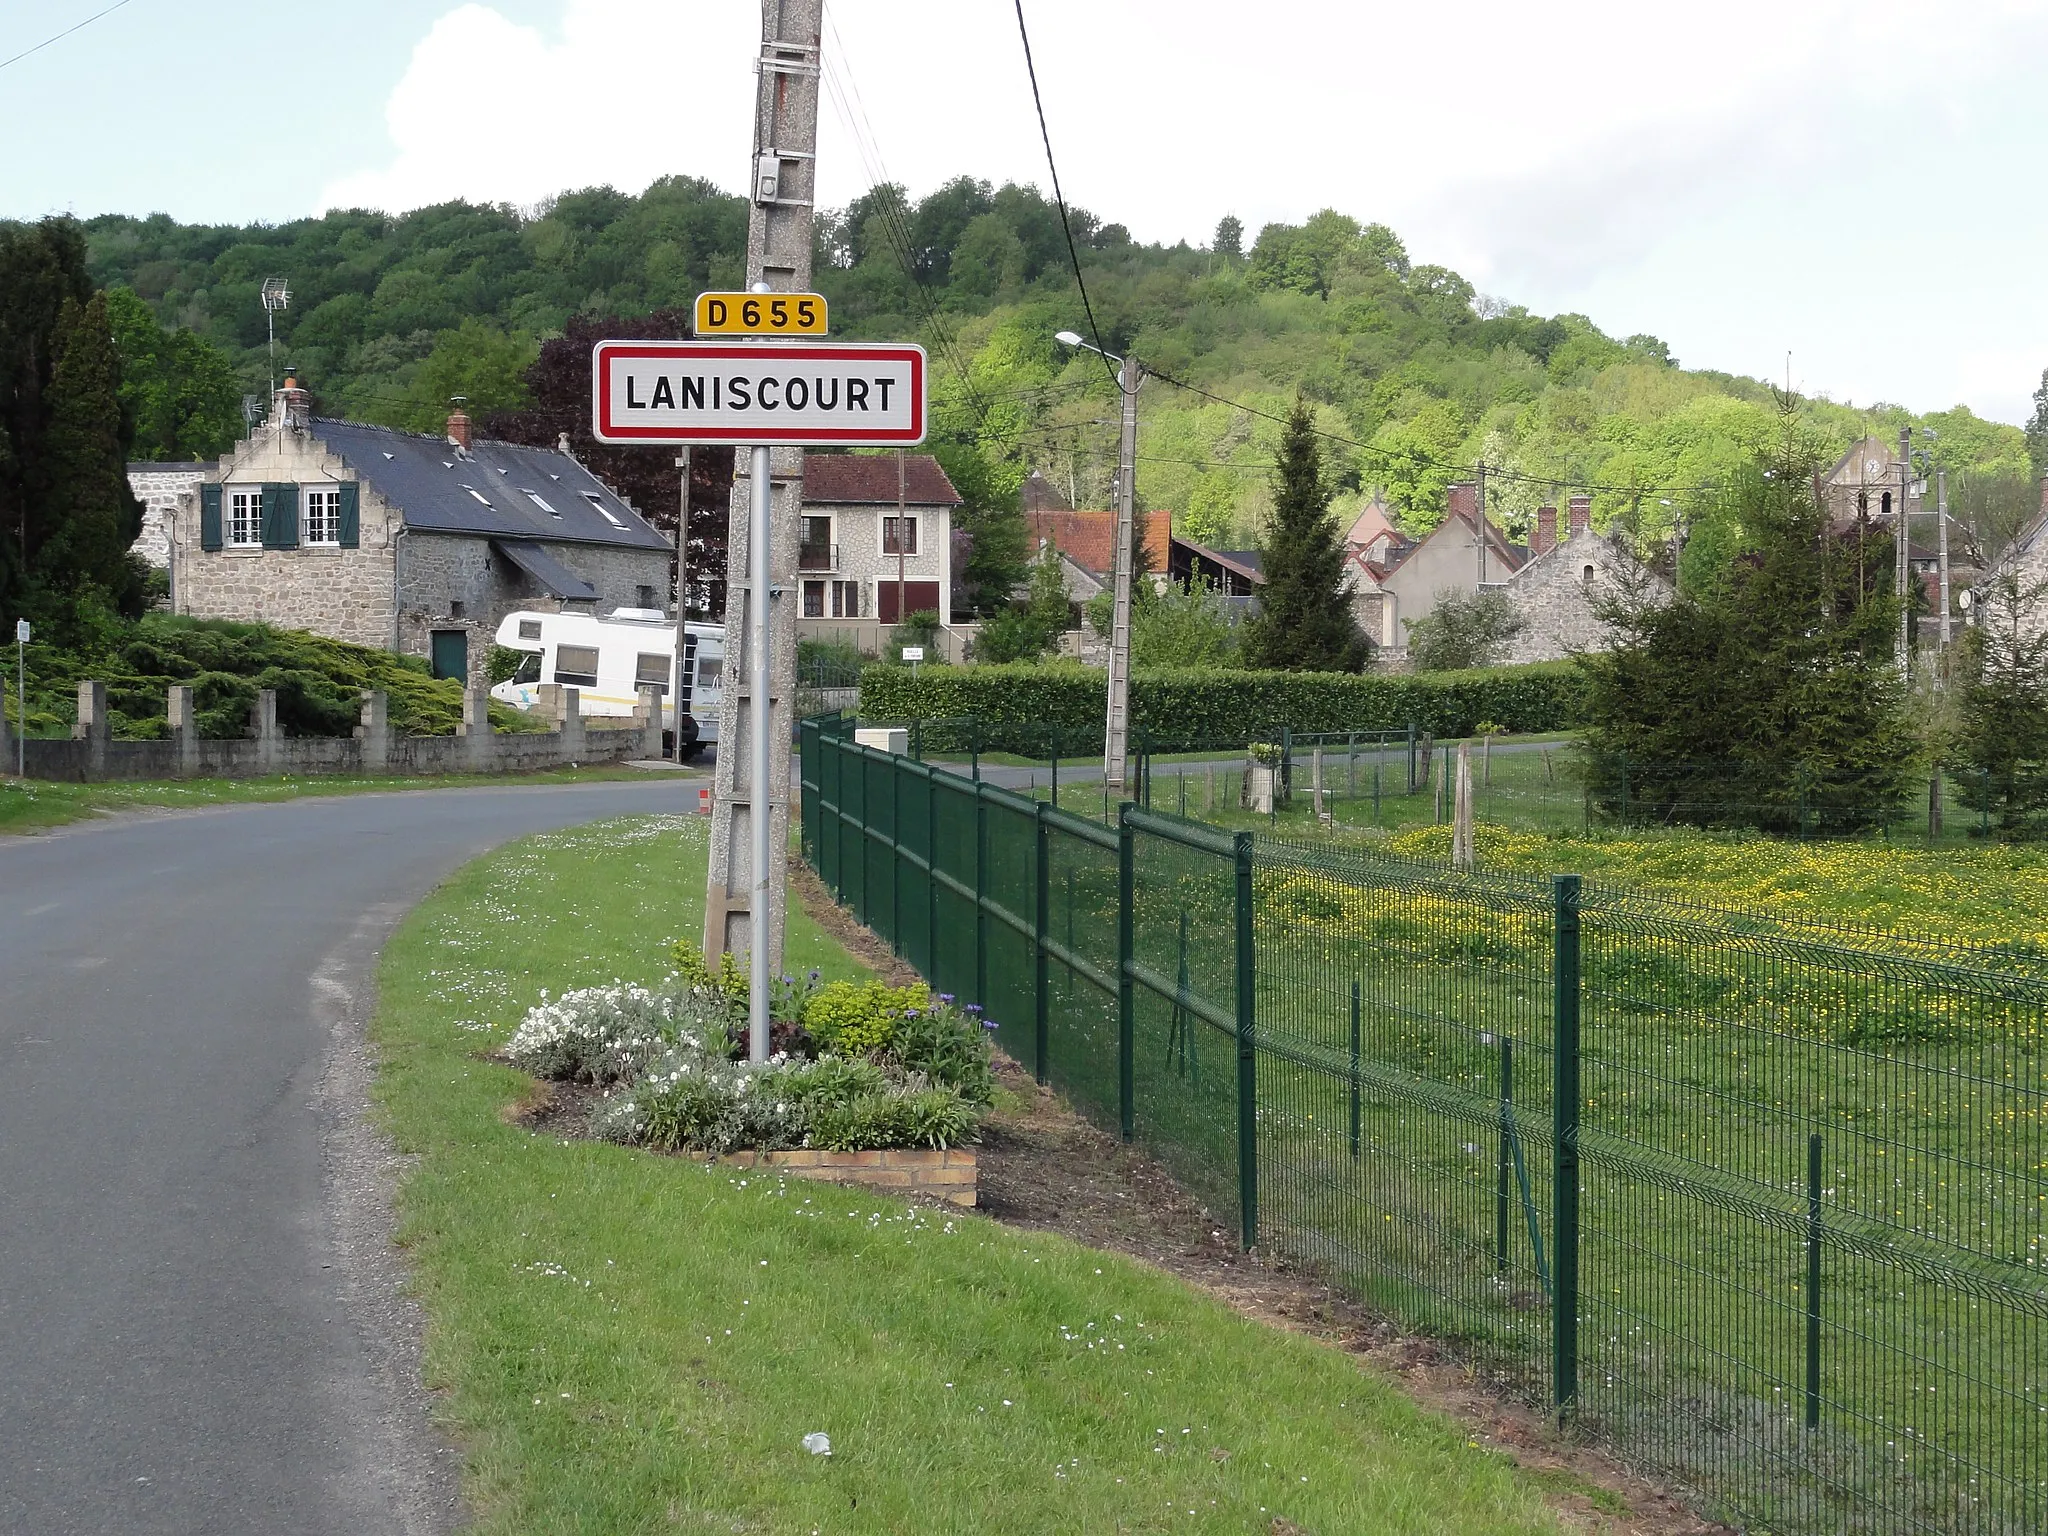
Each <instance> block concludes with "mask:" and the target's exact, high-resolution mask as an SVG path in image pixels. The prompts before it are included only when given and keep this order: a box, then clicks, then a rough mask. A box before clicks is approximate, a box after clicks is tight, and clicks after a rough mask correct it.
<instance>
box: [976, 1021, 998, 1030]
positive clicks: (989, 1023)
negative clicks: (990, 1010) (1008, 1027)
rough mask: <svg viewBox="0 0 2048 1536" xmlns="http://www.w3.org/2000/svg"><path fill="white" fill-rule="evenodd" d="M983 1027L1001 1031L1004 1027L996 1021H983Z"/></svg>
mask: <svg viewBox="0 0 2048 1536" xmlns="http://www.w3.org/2000/svg"><path fill="white" fill-rule="evenodd" d="M981 1027H982V1028H983V1029H1001V1028H1002V1025H1000V1024H998V1023H997V1022H996V1021H995V1020H994V1019H983V1020H982V1021H981Z"/></svg>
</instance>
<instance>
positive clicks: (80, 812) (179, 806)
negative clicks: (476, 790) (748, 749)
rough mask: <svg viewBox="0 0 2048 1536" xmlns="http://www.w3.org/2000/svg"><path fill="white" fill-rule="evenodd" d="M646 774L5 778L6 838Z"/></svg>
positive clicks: (1, 786)
mask: <svg viewBox="0 0 2048 1536" xmlns="http://www.w3.org/2000/svg"><path fill="white" fill-rule="evenodd" d="M649 771H650V770H647V769H640V768H610V767H606V768H561V769H550V770H548V771H546V772H542V773H522V774H505V773H492V774H444V775H420V774H406V775H392V776H388V777H382V778H379V777H371V776H352V775H346V774H336V775H332V776H328V775H321V776H318V777H308V778H301V777H293V776H291V775H285V776H283V777H279V778H269V779H178V780H167V781H163V782H158V783H139V784H57V783H51V782H49V781H47V780H42V779H17V778H12V777H0V834H5V833H8V832H41V831H45V830H47V829H48V828H50V827H61V826H64V825H66V824H67V823H70V822H74V821H84V820H86V819H87V818H89V817H93V816H99V815H102V814H105V813H107V812H110V811H132V810H143V809H147V810H185V809H189V808H191V807H194V806H202V805H245V804H249V803H251V802H254V801H262V800H297V799H300V798H302V797H304V796H307V795H359V794H365V793H370V792H373V791H374V792H388V791H391V790H397V789H454V788H458V787H460V786H462V785H466V784H569V783H587V782H590V781H592V780H597V779H638V778H644V777H646V775H647V773H648V772H649Z"/></svg>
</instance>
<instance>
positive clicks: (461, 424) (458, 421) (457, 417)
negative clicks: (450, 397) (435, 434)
mask: <svg viewBox="0 0 2048 1536" xmlns="http://www.w3.org/2000/svg"><path fill="white" fill-rule="evenodd" d="M453 404H454V406H455V409H454V410H452V411H450V412H449V413H448V441H449V442H451V443H453V444H454V445H455V446H456V447H458V448H460V449H461V450H462V451H463V452H464V453H467V452H469V413H468V412H467V411H465V410H464V409H463V408H462V404H463V397H462V396H461V395H457V396H456V397H455V399H454V401H453Z"/></svg>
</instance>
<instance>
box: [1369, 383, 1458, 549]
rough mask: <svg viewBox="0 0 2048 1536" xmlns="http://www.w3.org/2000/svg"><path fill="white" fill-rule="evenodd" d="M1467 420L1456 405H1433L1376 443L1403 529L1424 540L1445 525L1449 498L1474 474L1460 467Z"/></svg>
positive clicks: (1388, 430) (1387, 431) (1382, 431)
mask: <svg viewBox="0 0 2048 1536" xmlns="http://www.w3.org/2000/svg"><path fill="white" fill-rule="evenodd" d="M1464 440H1465V416H1464V412H1463V411H1461V410H1460V409H1459V408H1458V402H1457V401H1455V400H1432V401H1430V402H1429V403H1428V404H1426V405H1424V406H1423V407H1422V408H1421V409H1419V410H1418V411H1416V413H1415V414H1414V415H1413V416H1411V417H1409V418H1408V419H1407V420H1406V421H1404V422H1399V423H1396V424H1392V425H1389V426H1386V427H1382V428H1381V429H1380V431H1379V432H1378V433H1377V434H1375V436H1374V437H1373V447H1375V448H1376V449H1378V450H1379V458H1378V460H1377V469H1378V473H1379V475H1380V477H1381V479H1382V482H1383V484H1384V485H1385V488H1386V496H1387V501H1388V502H1389V503H1390V504H1391V505H1392V506H1393V508H1394V509H1395V511H1396V513H1397V514H1398V515H1399V518H1400V523H1401V527H1402V529H1403V530H1404V531H1405V532H1407V533H1408V534H1410V535H1411V536H1413V537H1417V538H1419V537H1421V536H1422V535H1423V534H1425V533H1428V532H1429V531H1430V530H1431V529H1432V528H1434V527H1436V525H1437V524H1438V523H1440V522H1442V521H1443V520H1444V506H1445V501H1444V498H1445V495H1446V493H1447V492H1449V490H1450V488H1451V485H1452V483H1453V482H1454V481H1457V480H1462V479H1464V478H1465V476H1466V474H1467V473H1468V471H1467V470H1465V469H1464V468H1463V467H1461V464H1460V463H1459V461H1458V458H1457V455H1458V453H1459V450H1460V445H1461V444H1463V442H1464Z"/></svg>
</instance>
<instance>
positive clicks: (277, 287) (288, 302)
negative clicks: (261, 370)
mask: <svg viewBox="0 0 2048 1536" xmlns="http://www.w3.org/2000/svg"><path fill="white" fill-rule="evenodd" d="M291 306H292V291H291V289H290V288H289V287H287V286H286V285H285V280H284V279H283V278H281V277H266V278H265V279H263V310H264V319H265V320H266V321H267V322H268V324H269V326H270V392H271V394H273V395H275V394H276V393H277V312H278V311H279V310H280V309H290V308H291Z"/></svg>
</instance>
